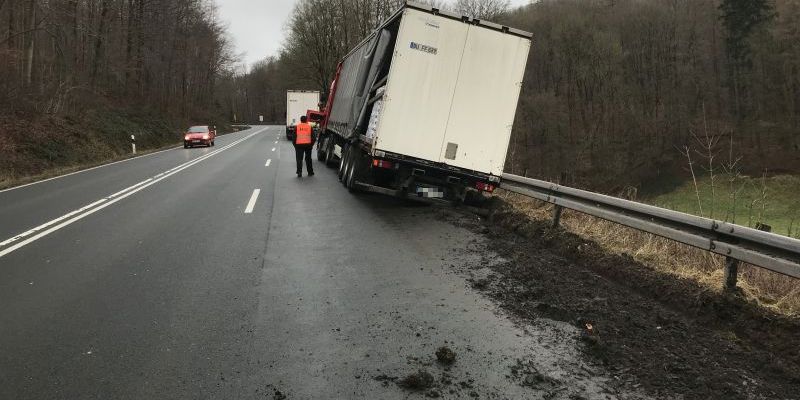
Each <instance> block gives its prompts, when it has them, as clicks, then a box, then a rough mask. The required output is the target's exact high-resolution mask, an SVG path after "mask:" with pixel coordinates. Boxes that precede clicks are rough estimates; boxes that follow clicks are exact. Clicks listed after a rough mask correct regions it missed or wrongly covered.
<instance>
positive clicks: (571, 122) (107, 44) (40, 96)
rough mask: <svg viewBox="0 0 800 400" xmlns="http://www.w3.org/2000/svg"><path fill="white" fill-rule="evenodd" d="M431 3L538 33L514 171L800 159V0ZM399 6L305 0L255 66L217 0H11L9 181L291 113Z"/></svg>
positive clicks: (638, 182) (575, 179)
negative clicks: (132, 134) (292, 99)
mask: <svg viewBox="0 0 800 400" xmlns="http://www.w3.org/2000/svg"><path fill="white" fill-rule="evenodd" d="M428 3H432V5H433V6H435V7H440V8H449V9H451V10H453V11H455V12H459V13H462V14H467V15H471V16H474V17H478V18H482V19H488V20H493V21H497V22H500V23H503V24H506V25H509V26H513V27H515V28H520V29H524V30H527V31H530V32H532V33H533V35H534V36H533V37H534V40H533V48H532V51H531V55H530V59H529V62H528V68H527V71H526V75H525V82H524V87H523V91H522V95H521V98H520V103H519V108H518V112H517V120H516V122H515V127H514V131H513V137H512V143H511V148H510V151H509V154H508V159H507V170H508V171H510V172H513V173H516V174H520V175H527V176H536V177H542V178H547V179H558V177H560V176H562V175H566V176H567V179H568V180H569V181H570V183H574V184H576V185H582V186H585V187H590V188H596V189H602V190H605V191H610V192H614V193H620V192H622V191H623V190H627V189H628V188H634V189H637V190H638V189H641V188H645V189H648V188H649V189H652V188H660V187H664V186H669V184H670V182H673V181H674V182H675V183H677V182H679V181H680V180H684V179H686V178H687V177H688V176H689V171H688V168H687V167H688V166H689V165H691V166H692V167H693V168H694V169H695V170H696V171H695V172H697V173H698V174H703V173H704V172H705V171H704V168H703V167H701V166H702V165H708V164H709V163H708V161H709V160H708V158H710V157H711V158H714V160H713V161H714V162H715V163H717V165H718V166H717V168H719V169H720V170H722V169H724V168H728V169H730V170H731V171H733V170H734V169H735V170H736V173H741V174H749V175H753V176H760V175H762V174H778V173H790V174H791V173H798V172H800V1H798V0H540V1H536V2H533V3H531V4H529V5H527V6H524V7H521V8H510V7H509V3H508V2H507V1H505V0H457V1H448V2H444V1H441V0H435V1H430V2H428ZM400 4H402V1H401V0H390V1H384V0H299V1H298V2H297V3H296V6H295V9H294V11H293V12H292V13H291V16H290V19H289V20H288V21H286V24H285V29H286V33H287V37H286V40H285V42H284V43H283V48H282V51H281V52H280V54H278V55H277V56H274V57H270V58H267V59H265V60H262V61H260V62H258V63H256V64H255V65H252V66H249V67H243V66H242V65H241V64H239V63H238V61H237V59H236V56H235V54H234V50H233V48H232V46H231V44H230V43H229V40H228V38H227V36H226V35H227V33H226V29H225V26H224V25H223V24H221V23H220V22H219V20H218V18H217V16H216V10H215V5H214V2H213V1H212V0H0V136H2V137H3V138H4V139H5V140H2V141H0V152H2V153H3V154H4V155H9V156H8V157H3V159H0V181H1V180H3V175H9V174H10V175H14V174H17V175H20V174H32V173H36V172H41V171H42V170H43V169H46V168H50V167H58V166H63V165H66V164H76V163H85V162H92V161H97V160H99V159H107V158H109V157H113V156H116V155H118V154H119V151H124V146H122V145H121V144H124V140H125V136H126V133H127V132H129V131H131V130H136V131H141V133H142V135H143V136H144V137H145V138H148V137H149V138H151V139H150V141H149V142H146V143H147V146H151V147H153V146H159V145H164V144H166V143H171V141H175V140H177V137H178V136H177V135H178V134H179V129H180V127H181V126H183V125H186V124H189V123H206V122H207V123H221V124H222V123H226V122H245V123H248V122H255V121H257V120H258V116H259V115H264V116H265V120H266V121H268V122H275V123H280V122H281V121H283V119H284V117H285V115H284V113H285V92H286V90H287V89H307V90H320V91H322V92H323V93H324V92H326V91H327V90H328V87H329V85H330V80H331V79H332V76H333V73H334V71H335V68H336V64H337V62H338V61H339V60H340V59H341V58H342V57H343V55H345V54H346V53H347V52H348V51H349V50H350V49H351V48H353V47H354V46H355V45H356V44H357V43H358V42H360V41H361V40H362V39H363V38H364V37H365V36H367V35H368V34H369V33H370V32H371V31H372V30H373V29H374V27H375V26H376V25H378V24H379V23H380V22H381V21H383V20H384V19H385V18H386V17H387V16H389V15H390V14H391V13H392V12H393V11H394V10H396V9H397V8H398V7H399V6H400ZM148 135H149V136H148ZM42 143H56V144H58V146H55V145H54V146H51V147H48V146H43V145H42ZM87 143H89V144H90V145H88V146H87ZM87 147H88V148H90V149H92V150H91V152H89V153H86V152H84V153H86V154H83V153H81V154H77V155H74V156H66V154H67V153H69V152H70V151H72V152H80V151H83V150H82V149H84V148H87ZM120 149H123V150H120ZM726 165H727V166H726ZM706 169H707V168H706ZM9 171H10V172H9Z"/></svg>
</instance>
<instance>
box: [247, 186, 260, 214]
mask: <svg viewBox="0 0 800 400" xmlns="http://www.w3.org/2000/svg"><path fill="white" fill-rule="evenodd" d="M259 194H261V189H255V190H253V194H252V195H251V196H250V201H249V202H248V203H247V208H245V209H244V213H245V214H252V213H253V209H254V208H256V201H258V195H259Z"/></svg>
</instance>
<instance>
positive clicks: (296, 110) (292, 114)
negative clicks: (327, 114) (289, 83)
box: [286, 90, 319, 140]
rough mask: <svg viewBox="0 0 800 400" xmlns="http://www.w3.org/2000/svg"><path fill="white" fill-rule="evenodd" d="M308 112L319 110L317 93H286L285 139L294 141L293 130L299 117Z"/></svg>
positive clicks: (291, 91)
mask: <svg viewBox="0 0 800 400" xmlns="http://www.w3.org/2000/svg"><path fill="white" fill-rule="evenodd" d="M309 110H314V111H316V110H319V92H318V91H311V90H290V91H288V92H286V138H287V139H289V140H294V134H295V128H296V126H297V123H298V122H300V117H302V116H303V115H306V114H307V113H308V111H309Z"/></svg>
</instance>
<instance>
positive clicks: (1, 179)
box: [0, 143, 179, 190]
mask: <svg viewBox="0 0 800 400" xmlns="http://www.w3.org/2000/svg"><path fill="white" fill-rule="evenodd" d="M177 146H179V144H178V143H170V144H168V145H165V146H160V147H157V148H153V149H144V150H138V149H137V152H136V155H133V154H125V155H121V156H118V157H112V158H107V159H104V160H102V161H97V162H92V163H83V164H78V165H73V166H69V167H60V168H50V169H47V170H46V171H44V172H42V173H40V174H36V175H30V176H23V177H17V176H15V175H12V174H11V173H10V172H8V171H0V190H3V189H9V188H13V187H16V186H20V185H25V184H28V183H33V182H38V181H41V180H45V179H49V178H54V177H56V176H61V175H66V174H71V173H73V172H78V171H82V170H85V169H89V168H94V167H99V166H101V165H105V164H109V163H112V162H117V161H122V160H126V159H129V158H136V157H142V156H145V155H148V154H150V153H155V152H158V151H163V150H167V149H171V148H176V147H177Z"/></svg>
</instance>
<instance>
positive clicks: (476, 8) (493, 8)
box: [455, 0, 511, 20]
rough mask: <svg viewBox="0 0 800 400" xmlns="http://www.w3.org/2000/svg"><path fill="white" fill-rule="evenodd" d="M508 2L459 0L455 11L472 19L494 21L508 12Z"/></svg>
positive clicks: (502, 0)
mask: <svg viewBox="0 0 800 400" xmlns="http://www.w3.org/2000/svg"><path fill="white" fill-rule="evenodd" d="M510 6H511V3H510V2H509V1H508V0H458V1H456V4H455V9H456V11H458V12H461V13H463V14H464V15H468V16H470V17H472V18H477V19H486V20H492V19H496V18H497V17H498V16H500V15H501V14H503V13H505V12H507V11H508V9H509V7H510Z"/></svg>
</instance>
